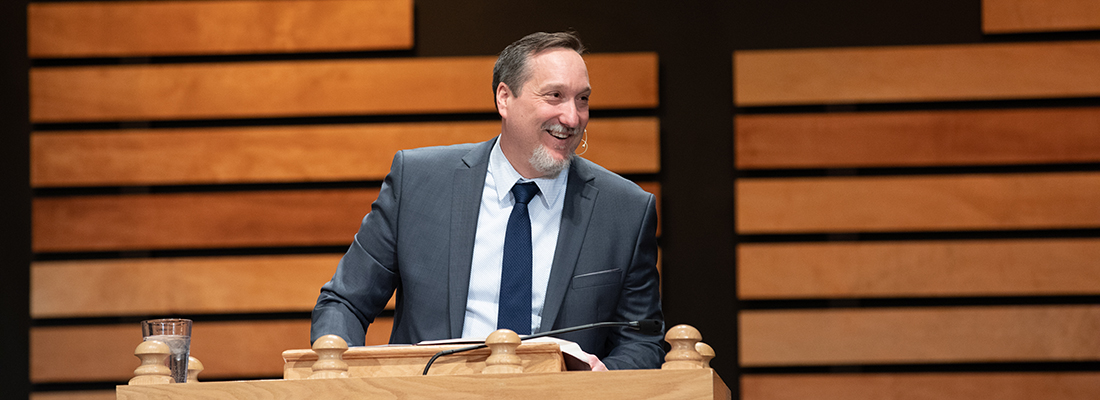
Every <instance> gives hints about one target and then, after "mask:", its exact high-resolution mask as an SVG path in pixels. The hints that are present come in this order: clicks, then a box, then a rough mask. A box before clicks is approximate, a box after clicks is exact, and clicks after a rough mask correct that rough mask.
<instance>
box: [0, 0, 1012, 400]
mask: <svg viewBox="0 0 1100 400" xmlns="http://www.w3.org/2000/svg"><path fill="white" fill-rule="evenodd" d="M2 4H3V5H2V6H0V7H2V8H0V15H2V16H0V38H2V39H0V41H2V50H0V51H2V52H3V57H4V62H3V70H2V74H3V76H2V77H0V80H2V83H0V96H2V98H3V102H2V104H3V105H4V106H3V109H2V111H0V121H2V122H0V126H2V129H3V131H2V132H0V171H2V172H0V191H2V193H3V194H2V195H0V199H2V203H0V207H2V208H0V209H2V210H3V211H2V212H0V260H2V261H0V265H2V268H3V271H4V272H3V278H2V279H0V296H3V307H2V308H3V310H2V313H3V321H2V322H0V330H2V335H3V336H2V337H0V341H2V342H0V346H2V348H3V352H2V353H0V359H2V360H5V361H4V363H5V365H8V366H11V365H15V366H18V367H25V366H26V363H21V362H19V361H18V360H27V359H28V355H27V348H28V335H27V334H28V328H29V325H30V320H29V317H28V310H29V306H28V297H29V293H28V291H29V288H28V286H29V264H30V260H31V252H30V232H31V230H30V223H31V222H30V201H31V190H30V188H29V168H28V163H29V162H28V153H29V150H28V147H29V146H28V143H29V133H30V130H31V126H30V124H29V123H28V122H27V119H28V102H27V68H28V67H29V64H30V63H29V61H28V60H27V57H26V20H25V17H26V4H27V2H26V1H5V2H2ZM415 4H416V6H415V7H416V38H415V41H416V48H415V50H414V51H413V55H415V56H422V57H436V56H460V55H493V54H496V53H497V52H499V51H500V49H502V48H503V47H504V46H506V45H507V44H508V43H510V42H512V41H514V40H515V39H518V38H520V37H522V36H523V35H525V34H527V33H531V32H535V31H559V30H566V29H574V30H576V31H578V32H579V33H580V34H581V37H582V38H583V39H584V40H585V41H586V44H587V45H588V47H589V48H590V50H591V51H593V52H629V51H656V52H657V53H658V54H659V57H660V85H661V86H660V91H661V99H660V102H661V105H660V108H659V110H658V111H657V113H658V116H659V117H660V119H661V149H662V150H661V152H662V154H661V173H660V175H659V177H658V178H659V180H660V182H661V184H662V196H663V200H662V207H663V209H662V218H663V219H662V238H661V246H662V249H663V253H662V257H663V258H662V263H663V279H664V287H663V290H664V299H665V313H666V319H667V320H668V322H669V323H670V324H677V323H690V324H692V325H694V326H696V327H698V328H699V329H700V330H701V331H702V332H703V335H704V340H705V341H707V342H708V343H711V344H713V345H714V347H715V349H716V351H717V352H718V354H719V357H718V358H717V359H715V361H714V364H713V365H714V366H715V368H716V369H717V370H718V371H719V374H720V375H722V376H723V377H725V379H726V381H727V383H728V384H729V385H730V387H731V389H732V390H734V393H737V388H736V384H737V380H736V379H735V376H736V375H737V374H738V369H737V354H736V351H737V337H736V333H737V327H736V316H737V310H738V309H739V307H740V306H739V304H738V302H737V300H736V293H735V285H734V276H735V274H734V271H735V269H734V268H735V265H734V264H735V254H734V253H735V252H734V248H735V244H736V243H737V237H736V234H735V232H734V214H733V207H734V202H733V181H734V179H735V178H736V177H735V173H734V168H733V161H734V160H733V157H734V156H733V154H734V153H733V137H732V132H733V115H734V111H735V110H734V107H733V105H732V104H733V101H732V68H733V66H732V61H731V58H732V53H733V51H735V50H741V49H763V48H800V47H826V46H827V47H840V46H867V45H906V44H940V43H971V42H981V41H990V40H991V39H989V38H986V37H983V35H982V34H981V14H980V6H981V4H980V1H979V0H969V1H958V0H895V1H889V2H883V1H875V0H843V1H839V0H838V1H817V2H810V1H794V0H778V1H776V0H773V1H745V0H738V1H729V2H717V1H711V2H708V1H677V2H672V1H656V0H640V1H603V2H600V1H592V0H561V1H557V2H530V1H515V0H477V1H462V2H456V1H449V0H417V1H416V2H415ZM488 86H489V85H488V84H487V85H486V98H489V96H490V90H489V87H488ZM595 90H596V92H595V95H597V96H598V95H599V88H595ZM605 113H608V115H613V113H614V111H605ZM593 114H594V115H595V116H600V115H601V114H600V113H597V112H594V113H593ZM0 376H3V378H2V379H3V381H2V382H0V386H2V387H5V389H6V392H5V395H8V394H10V395H13V396H12V397H13V398H25V397H26V396H25V394H26V392H27V390H28V388H29V384H28V373H27V371H26V369H25V368H23V369H20V368H17V370H16V371H7V370H6V371H5V373H3V374H0ZM5 397H6V396H5Z"/></svg>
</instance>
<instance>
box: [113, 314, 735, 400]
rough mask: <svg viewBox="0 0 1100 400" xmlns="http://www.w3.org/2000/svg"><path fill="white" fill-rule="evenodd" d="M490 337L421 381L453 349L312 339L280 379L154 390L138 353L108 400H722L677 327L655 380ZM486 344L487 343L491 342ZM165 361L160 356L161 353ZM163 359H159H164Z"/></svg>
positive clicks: (698, 352) (695, 337)
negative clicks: (131, 374)
mask: <svg viewBox="0 0 1100 400" xmlns="http://www.w3.org/2000/svg"><path fill="white" fill-rule="evenodd" d="M506 333H507V334H510V335H509V337H507V338H503V339H501V338H495V337H494V336H492V335H491V336H490V338H489V339H487V340H486V344H487V345H488V347H489V348H483V349H477V350H472V351H469V352H464V353H458V354H454V355H449V356H446V357H442V358H439V359H438V360H437V361H435V363H433V364H432V367H431V369H430V370H429V373H428V375H422V371H423V369H424V366H425V365H426V364H427V363H428V360H429V359H431V358H432V356H433V355H434V354H435V353H436V352H438V351H440V350H444V349H448V348H454V347H456V346H451V345H448V346H381V347H357V348H351V349H349V348H348V347H347V345H346V344H345V343H344V342H343V340H342V339H339V338H338V337H335V336H330V337H325V338H322V339H318V340H317V341H316V342H315V343H314V345H313V348H312V349H303V350H287V351H285V352H283V358H284V360H285V364H284V370H283V379H272V380H251V381H226V382H188V383H183V384H178V383H161V382H163V380H161V379H154V378H155V377H156V376H160V375H163V374H165V372H164V371H162V370H160V369H156V370H154V369H152V368H149V367H148V365H149V364H150V361H149V360H155V359H156V358H157V357H158V356H159V355H158V354H150V352H153V353H155V352H156V350H155V349H154V350H150V348H149V347H148V346H145V347H139V349H138V351H136V352H135V353H138V352H141V353H140V354H139V356H140V358H142V362H143V364H142V367H139V368H138V370H137V371H135V372H136V373H137V374H138V376H135V378H134V379H133V380H131V381H130V382H131V383H130V384H129V385H120V386H118V387H117V389H116V395H117V398H118V399H318V398H323V399H331V398H375V397H377V398H407V399H429V398H431V399H434V398H440V399H488V398H492V399H499V398H538V399H578V398H597V399H608V400H615V399H624V400H625V399H631V400H636V399H730V398H731V397H730V391H729V388H728V387H727V386H726V384H725V382H723V381H722V379H721V378H720V377H719V376H718V374H716V373H715V372H714V370H713V369H711V368H709V366H708V363H709V359H710V358H711V357H713V351H711V350H710V349H709V346H705V345H703V344H702V343H701V342H700V341H699V340H700V335H699V332H698V331H697V330H695V329H694V328H691V327H690V326H687V325H679V326H677V327H674V328H672V329H670V330H669V332H668V334H667V335H666V336H665V338H666V339H665V340H667V341H669V343H670V344H671V345H672V350H671V351H669V353H668V355H667V356H666V357H665V363H664V365H663V366H662V369H659V370H629V371H605V372H592V371H565V362H564V358H563V356H562V353H561V351H560V349H559V347H558V344H557V343H539V342H535V343H523V344H520V342H519V340H518V336H516V335H515V333H512V332H510V331H508V332H506ZM494 335H495V333H494ZM165 353H166V350H165ZM164 356H166V354H165V355H164Z"/></svg>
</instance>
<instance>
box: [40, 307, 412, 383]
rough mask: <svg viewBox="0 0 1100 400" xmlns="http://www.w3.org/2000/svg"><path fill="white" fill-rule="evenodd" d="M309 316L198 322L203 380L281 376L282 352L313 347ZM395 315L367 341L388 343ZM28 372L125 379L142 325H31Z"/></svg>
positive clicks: (56, 378)
mask: <svg viewBox="0 0 1100 400" xmlns="http://www.w3.org/2000/svg"><path fill="white" fill-rule="evenodd" d="M309 323H310V322H309V320H285V321H279V320H276V321H229V322H195V323H194V326H193V327H192V329H191V355H192V356H194V357H195V358H198V359H199V361H202V364H203V367H205V370H204V371H203V372H202V374H200V375H199V380H200V381H201V380H204V378H205V379H231V378H260V377H268V378H281V377H282V376H283V359H282V352H283V351H284V350H289V349H306V348H309V346H310V345H309ZM392 324H393V321H392V319H390V318H378V319H377V320H376V321H375V323H374V324H372V325H371V328H370V329H368V332H367V344H368V345H377V344H386V343H387V342H388V341H389V335H390V329H391V327H392ZM30 340H31V348H30V353H31V360H30V376H31V381H32V382H34V383H48V382H96V381H115V382H125V381H127V380H129V379H130V378H132V377H133V374H134V369H135V368H137V366H138V365H139V364H140V362H139V360H138V359H137V357H134V348H136V347H137V345H138V344H140V343H141V327H140V326H139V325H138V324H136V323H135V324H132V325H131V324H126V325H87V326H56V327H53V326H51V327H35V328H32V329H31V337H30Z"/></svg>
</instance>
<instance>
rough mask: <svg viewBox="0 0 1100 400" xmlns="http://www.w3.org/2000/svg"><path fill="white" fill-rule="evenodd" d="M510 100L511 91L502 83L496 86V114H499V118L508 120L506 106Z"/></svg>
mask: <svg viewBox="0 0 1100 400" xmlns="http://www.w3.org/2000/svg"><path fill="white" fill-rule="evenodd" d="M511 100H512V89H509V88H508V85H506V84H504V82H501V83H499V84H497V95H496V101H497V112H498V113H500V117H501V118H508V104H509V103H510V102H511Z"/></svg>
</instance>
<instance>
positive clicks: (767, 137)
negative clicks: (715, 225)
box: [734, 107, 1100, 169]
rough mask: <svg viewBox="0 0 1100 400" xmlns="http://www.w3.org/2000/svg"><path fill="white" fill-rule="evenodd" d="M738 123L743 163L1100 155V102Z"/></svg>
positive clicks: (916, 162) (767, 117)
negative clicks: (1098, 105) (1088, 104)
mask: <svg viewBox="0 0 1100 400" xmlns="http://www.w3.org/2000/svg"><path fill="white" fill-rule="evenodd" d="M734 124H735V125H736V127H737V138H736V139H737V143H736V146H737V167H738V168H744V169H770V168H775V169H779V168H823V167H825V168H852V167H902V166H959V165H997V164H1002V165H1003V164H1045V163H1080V162H1095V161H1096V160H1100V140H1097V134H1098V133H1100V107H1071V108H1030V109H997V110H934V111H894V112H873V113H832V114H829V113H817V114H813V113H807V114H743V115H738V116H736V117H735V121H734Z"/></svg>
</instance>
